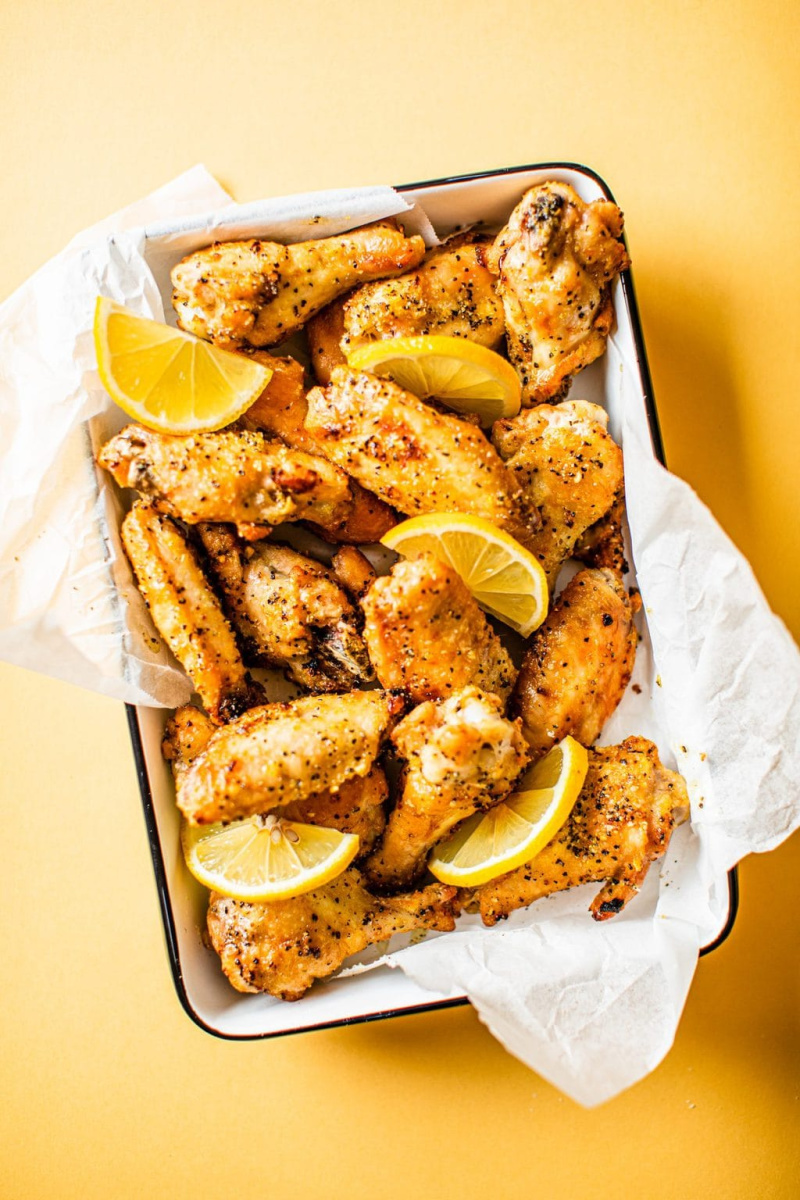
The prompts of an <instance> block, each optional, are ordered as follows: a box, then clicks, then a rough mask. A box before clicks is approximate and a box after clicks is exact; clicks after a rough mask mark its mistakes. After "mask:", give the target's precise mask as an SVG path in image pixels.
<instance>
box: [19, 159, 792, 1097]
mask: <svg viewBox="0 0 800 1200" xmlns="http://www.w3.org/2000/svg"><path fill="white" fill-rule="evenodd" d="M209 211H210V212H211V215H210V216H207V217H203V218H202V219H200V220H198V219H197V218H196V217H192V215H191V214H192V213H197V212H209ZM395 213H399V214H402V216H403V222H404V225H405V226H406V228H407V230H408V231H411V230H412V229H413V230H415V231H419V232H421V233H423V235H424V236H425V238H426V241H427V242H428V244H433V242H435V240H436V235H435V233H434V232H433V229H432V227H431V226H430V223H429V222H428V221H427V218H426V217H425V214H424V213H423V212H422V211H421V210H420V209H419V208H414V209H413V210H409V206H408V204H407V203H406V201H405V200H403V199H402V197H400V196H399V195H398V194H397V193H396V192H394V191H392V189H390V188H370V189H361V190H357V191H348V192H332V193H314V194H312V195H309V196H301V197H289V198H286V199H280V200H274V201H265V202H262V203H259V204H255V205H248V206H237V205H234V204H232V203H231V202H230V201H229V197H228V196H227V195H226V193H225V192H224V191H223V190H222V189H221V188H220V187H219V186H218V185H217V184H216V183H215V182H214V180H213V179H212V178H211V177H210V176H209V175H208V173H207V172H206V171H205V170H204V169H203V168H195V169H194V170H193V171H190V172H187V173H186V174H185V175H183V176H181V177H180V178H179V179H177V180H175V181H174V182H173V183H172V184H169V185H167V187H165V188H162V189H160V190H159V191H158V192H156V193H153V195H152V196H150V197H148V198H147V199H146V200H144V201H142V202H140V204H138V205H133V206H131V208H129V209H125V210H124V211H123V212H122V213H119V214H116V215H115V216H114V217H112V218H109V219H108V220H107V221H105V222H102V223H101V225H99V226H95V227H94V228H93V229H92V230H88V231H86V232H85V233H83V234H81V235H79V237H77V238H76V239H74V240H73V242H72V243H70V245H69V246H68V247H67V248H66V250H65V251H64V252H63V253H62V254H61V255H59V256H58V257H57V258H56V259H54V260H52V261H51V262H50V263H48V264H47V265H46V266H45V267H43V268H42V269H41V270H40V271H39V272H37V273H36V275H34V276H33V277H32V278H31V279H30V280H28V282H27V283H26V284H24V285H23V286H22V287H21V288H20V289H19V290H18V291H17V292H16V293H15V294H14V295H13V296H11V297H10V299H9V300H7V301H6V302H5V304H4V305H3V306H2V307H1V308H0V464H1V465H2V479H3V485H2V490H0V657H2V658H4V659H6V660H7V661H9V662H14V663H17V664H19V665H21V666H27V667H30V668H33V669H35V670H39V671H43V672H46V673H48V674H51V675H56V676H59V677H61V678H63V679H67V680H69V681H71V682H73V683H78V684H81V685H82V686H84V687H89V688H92V689H94V690H96V691H100V692H103V693H104V694H106V695H110V696H114V697H117V698H118V699H121V700H126V701H128V702H131V703H137V704H155V705H161V706H166V707H174V706H176V705H178V704H181V703H184V702H185V701H186V700H187V699H188V697H189V694H190V691H191V687H190V685H189V684H188V682H187V680H186V678H185V676H184V675H183V673H182V672H181V671H180V669H179V668H178V667H177V664H175V663H174V661H173V660H172V658H171V656H170V655H169V654H168V652H167V651H166V650H165V649H164V648H163V646H162V645H161V643H160V641H159V639H158V638H157V637H156V636H155V634H154V630H153V628H152V625H151V623H150V619H149V616H148V615H147V612H146V610H145V608H144V605H143V604H142V602H141V599H140V597H139V594H138V592H137V591H136V589H135V587H134V585H133V583H132V580H131V575H130V570H129V568H128V566H127V563H126V560H125V558H124V555H122V553H121V550H120V547H119V540H118V536H117V533H116V526H117V524H118V516H119V511H118V510H119V499H118V497H117V496H116V494H115V493H114V491H113V489H112V488H111V487H110V486H107V485H106V482H105V480H104V479H100V478H98V475H99V473H98V472H97V471H96V470H95V468H94V465H93V461H92V454H91V451H92V448H93V447H94V448H95V449H96V447H97V445H98V444H99V443H100V442H102V441H103V440H104V439H105V438H106V437H107V436H108V435H109V434H110V433H111V432H113V431H114V430H115V429H116V428H118V427H119V426H120V425H121V424H123V423H124V418H123V417H121V415H120V414H119V413H118V411H117V410H116V409H115V408H114V406H113V405H111V403H110V402H109V400H108V398H107V397H106V395H105V393H104V391H103V389H102V388H101V387H100V386H99V382H98V379H97V375H96V371H95V367H94V351H93V346H92V340H91V322H92V312H93V305H94V299H95V296H96V295H97V294H98V292H99V293H102V294H104V295H107V296H110V297H112V298H113V299H115V300H118V301H120V302H121V303H124V304H127V305H128V306H129V307H131V308H132V309H134V310H135V311H137V312H140V313H141V314H143V315H148V316H154V317H157V318H163V317H164V316H165V315H167V316H168V315H169V314H164V311H163V305H162V302H161V296H160V294H159V286H161V288H162V289H166V278H167V274H168V270H169V266H170V264H171V262H172V261H174V260H175V257H176V256H177V255H178V254H185V253H189V252H190V251H191V250H193V249H196V248H197V247H198V246H200V245H203V244H206V243H207V242H208V241H210V240H212V239H213V238H214V237H220V236H223V235H224V236H225V237H244V236H249V235H251V234H259V235H261V236H265V237H274V238H277V239H280V240H300V239H302V238H304V237H308V236H323V235H329V234H332V233H335V232H340V231H342V230H344V229H347V228H352V227H353V226H355V225H358V224H361V223H363V222H365V221H369V220H375V219H378V218H379V217H385V216H389V215H393V214H395ZM110 235H113V236H110ZM618 311H621V309H620V306H618ZM629 343H630V338H628V339H627V340H626V339H625V338H621V337H620V338H612V340H611V343H610V345H609V350H608V354H607V356H606V359H605V360H604V370H605V378H606V380H607V381H608V380H612V381H613V380H616V381H617V383H616V385H615V386H610V387H609V386H608V384H606V387H605V399H606V403H607V406H608V408H609V412H610V417H611V428H612V432H613V433H614V436H615V437H616V438H618V439H620V440H621V442H622V445H623V450H624V455H625V472H626V487H627V494H628V510H629V524H630V533H631V543H632V552H633V560H634V563H635V566H636V573H637V582H638V586H639V587H640V589H641V591H642V595H643V598H644V602H645V613H644V614H643V615H642V633H643V639H642V643H641V645H640V647H639V651H638V654H637V663H636V671H635V676H634V681H635V682H637V683H638V685H639V687H640V688H641V692H640V693H639V694H636V693H635V692H634V691H633V690H632V689H629V690H628V692H627V693H626V696H625V698H624V700H623V703H622V704H621V706H620V708H619V709H618V711H617V713H616V714H615V715H614V717H613V718H612V720H611V721H610V722H609V723H608V725H607V727H606V729H605V730H604V731H603V738H602V741H603V742H604V743H605V744H612V743H614V742H617V741H619V740H620V739H621V738H623V737H625V736H626V735H627V734H630V733H634V732H635V733H638V734H641V735H643V736H646V737H650V738H652V739H653V740H654V741H656V742H657V743H658V745H659V748H660V751H661V754H662V758H663V759H664V761H665V762H667V763H668V764H674V762H675V761H677V764H678V767H679V769H680V770H681V771H682V772H683V773H684V775H685V776H686V779H687V783H688V786H689V791H690V796H691V801H692V824H691V826H689V825H686V826H684V827H682V828H681V829H679V830H678V831H677V833H676V834H675V836H674V837H673V840H672V844H671V846H670V849H669V852H668V855H667V857H666V859H665V861H664V863H663V866H662V869H661V871H660V873H659V872H658V870H657V869H653V870H651V872H650V874H649V876H648V879H647V881H646V884H645V887H644V888H643V890H642V892H641V894H640V895H639V896H638V897H636V899H635V900H634V901H632V902H631V903H630V904H629V905H628V907H627V908H626V909H625V910H624V911H623V913H622V914H620V915H619V916H618V917H616V918H614V919H613V920H612V921H607V922H604V923H603V924H598V923H596V922H594V921H593V920H592V919H591V917H590V916H589V914H588V911H587V909H588V903H589V900H590V898H591V896H592V895H593V893H594V890H595V889H594V888H593V887H591V886H589V887H586V888H578V889H575V890H574V891H572V892H567V893H563V894H560V895H557V896H552V897H548V898H547V899H545V900H542V901H539V902H538V903H537V904H535V905H533V906H531V908H530V909H527V910H523V911H520V912H517V913H514V914H513V915H512V917H511V918H510V919H509V921H508V922H507V923H505V924H504V925H503V926H502V927H501V928H495V929H492V930H487V929H484V928H483V926H482V925H481V924H480V922H479V921H478V920H477V918H474V917H466V918H462V919H461V920H460V922H459V927H458V930H457V932H455V933H453V934H446V935H439V936H435V935H434V936H431V937H429V938H427V939H426V940H424V941H421V942H419V943H417V944H414V945H410V946H408V947H406V948H404V949H402V950H399V951H396V952H395V953H393V954H390V955H389V956H388V957H386V958H383V959H380V960H379V962H383V963H389V964H390V965H392V966H395V967H400V968H401V969H402V970H403V971H405V972H406V973H407V974H408V975H409V976H411V977H412V978H413V979H415V980H416V981H417V982H418V983H420V984H421V985H422V986H424V987H426V988H429V989H431V990H432V991H435V992H438V993H442V994H445V995H459V994H464V993H466V994H467V995H468V996H469V998H470V1000H471V1001H472V1003H473V1004H474V1005H475V1007H476V1008H477V1010H478V1012H479V1014H480V1015H481V1018H482V1019H483V1020H484V1021H485V1022H486V1024H487V1025H488V1027H489V1028H490V1029H491V1031H492V1032H493V1033H494V1034H495V1036H497V1037H498V1038H499V1039H500V1040H501V1042H502V1043H503V1044H504V1045H505V1046H506V1047H507V1048H508V1049H509V1050H510V1051H511V1052H512V1053H513V1054H515V1055H516V1056H517V1057H518V1058H520V1059H521V1060H522V1061H524V1062H526V1063H528V1064H529V1065H530V1066H531V1067H533V1068H535V1069H536V1070H537V1071H539V1072H540V1073H541V1074H542V1075H543V1076H545V1077H546V1078H547V1079H549V1080H550V1081H551V1082H552V1083H554V1084H555V1085H556V1086H558V1087H560V1088H562V1089H563V1090H564V1091H565V1092H566V1093H568V1094H569V1095H570V1096H572V1097H573V1098H574V1099H576V1100H578V1101H580V1102H581V1103H583V1104H587V1105H589V1104H596V1103H599V1102H600V1101H602V1100H604V1099H607V1098H608V1097H610V1096H612V1095H614V1094H616V1093H617V1092H619V1091H620V1090H622V1089H623V1088H625V1087H627V1086H629V1085H630V1084H631V1083H633V1082H635V1081H636V1080H637V1079H640V1078H641V1077H642V1076H644V1075H645V1074H646V1073H647V1072H648V1071H650V1070H652V1069H653V1067H654V1066H655V1065H656V1064H657V1063H658V1062H659V1061H660V1060H661V1058H662V1057H663V1056H664V1054H665V1053H666V1052H667V1050H668V1048H669V1046H670V1045H671V1043H672V1040H673V1038H674V1035H675V1030H676V1028H677V1024H678V1020H679V1017H680V1013H681V1009H682V1007H683V1003H684V1001H685V998H686V994H687V991H688V987H689V984H690V982H691V978H692V974H693V971H694V967H695V964H696V961H697V953H698V950H699V948H700V947H701V946H702V945H703V944H704V943H705V942H707V941H708V940H709V938H711V937H713V936H714V935H715V933H716V932H717V931H718V930H719V928H720V925H721V922H722V919H723V916H724V912H725V908H726V905H727V892H724V893H723V891H722V890H721V889H720V887H719V880H720V879H721V878H722V879H724V872H725V871H726V870H727V869H728V868H729V867H730V866H732V865H733V864H734V863H735V862H736V861H737V860H738V859H739V858H741V857H742V856H743V855H744V854H747V853H749V852H751V851H761V850H767V849H770V848H772V847H773V846H775V845H777V844H778V843H779V842H780V841H781V840H782V839H783V838H785V837H786V836H788V834H789V833H790V832H791V831H792V829H794V828H796V827H797V825H798V824H800V752H799V751H798V744H799V743H800V659H799V657H798V653H797V649H796V647H795V646H794V643H793V642H792V640H791V638H790V637H789V635H788V633H787V632H786V630H785V628H784V627H783V625H782V624H781V622H780V621H779V620H778V619H777V618H776V617H775V616H774V615H773V614H772V613H771V612H770V610H769V608H768V606H767V604H766V602H765V600H764V598H763V596H762V594H761V592H760V591H759V589H758V586H757V584H756V582H755V580H754V578H753V575H752V572H751V570H750V568H749V566H748V565H747V563H746V562H745V560H744V559H743V558H742V556H741V555H740V554H739V552H738V551H737V550H736V549H735V547H734V546H733V545H732V544H731V542H730V541H729V540H728V538H727V537H726V536H725V535H724V533H723V532H722V531H721V529H720V528H719V526H718V525H717V523H716V522H715V521H714V519H713V518H712V517H711V515H710V514H709V513H708V511H707V510H706V509H705V507H704V506H703V505H702V504H701V502H700V501H699V500H698V498H697V497H696V496H695V495H694V493H693V492H692V490H691V489H690V488H689V487H688V486H687V485H686V484H685V483H682V482H681V481H680V480H678V479H676V478H675V477H673V476H671V475H670V474H668V472H666V471H665V470H664V469H663V468H662V467H661V466H660V465H659V463H658V462H657V461H656V459H655V458H654V456H653V453H652V449H651V445H650V438H649V431H648V426H647V421H646V416H645V413H644V409H643V406H642V400H641V392H640V389H639V388H638V375H637V369H636V364H635V362H634V361H632V359H631V358H630V352H629V351H628V349H627V346H628V344H629ZM579 380H580V381H581V384H580V386H576V389H575V394H576V395H587V391H586V390H585V389H584V387H583V381H585V383H586V387H588V388H589V394H588V395H587V398H590V399H598V398H599V397H598V396H595V395H591V387H592V384H591V375H590V373H588V372H587V374H586V375H585V376H581V377H579ZM367 957H369V956H367ZM375 965H377V964H376V963H374V962H373V963H370V962H363V963H361V964H360V965H356V966H354V967H351V968H350V970H349V972H347V971H346V972H343V974H345V975H346V974H348V973H355V972H363V971H365V970H371V969H374V967H375Z"/></svg>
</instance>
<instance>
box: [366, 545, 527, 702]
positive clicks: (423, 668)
mask: <svg viewBox="0 0 800 1200" xmlns="http://www.w3.org/2000/svg"><path fill="white" fill-rule="evenodd" d="M362 607H363V609H364V616H365V617H366V621H365V624H364V638H365V640H366V643H367V648H368V650H369V656H370V659H371V660H372V665H373V666H374V667H375V670H376V672H377V675H378V679H379V680H380V682H381V683H382V685H383V686H384V687H386V688H402V689H403V691H405V692H407V693H408V695H409V696H410V698H411V700H412V701H413V702H414V703H415V704H419V703H420V702H421V701H423V700H444V699H446V698H447V697H448V696H449V695H451V694H452V693H453V692H454V691H458V690H459V689H461V688H464V687H466V686H467V685H468V684H471V683H472V684H475V685H476V687H479V688H481V689H482V690H483V691H484V692H494V693H495V694H496V695H498V696H499V697H500V698H501V700H507V699H508V695H509V692H510V691H511V688H512V687H513V684H514V679H515V677H516V671H515V669H514V664H513V663H512V661H511V658H510V656H509V654H508V653H507V651H506V649H505V648H504V646H503V643H502V642H501V641H500V639H499V637H498V636H497V634H496V633H495V632H494V630H493V629H492V627H491V625H490V624H489V622H488V621H487V620H486V617H485V616H484V615H483V613H482V611H481V609H480V608H479V607H478V604H477V602H476V601H475V599H474V598H473V596H472V593H471V592H470V590H469V588H468V587H467V585H466V584H465V583H464V582H463V580H462V579H461V578H460V576H459V575H458V574H457V573H456V572H455V571H454V570H453V568H452V567H449V566H447V565H446V564H445V563H443V562H440V561H439V560H438V559H436V558H434V556H433V555H432V554H423V555H421V556H420V557H419V558H414V559H401V560H400V561H399V562H398V563H395V565H394V567H393V568H392V572H391V574H390V575H385V576H383V577H382V578H379V579H376V580H375V582H374V583H373V584H372V586H371V588H370V589H369V591H368V592H367V594H366V596H365V597H364V599H363V601H362Z"/></svg>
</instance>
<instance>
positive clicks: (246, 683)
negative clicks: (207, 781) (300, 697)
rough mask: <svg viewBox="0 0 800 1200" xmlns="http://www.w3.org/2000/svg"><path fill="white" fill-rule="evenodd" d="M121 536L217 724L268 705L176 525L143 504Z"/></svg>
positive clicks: (164, 632) (153, 611)
mask: <svg viewBox="0 0 800 1200" xmlns="http://www.w3.org/2000/svg"><path fill="white" fill-rule="evenodd" d="M121 536H122V544H123V546H124V547H125V553H126V554H127V556H128V558H129V559H130V563H131V566H132V567H133V571H134V575H135V576H136V581H137V583H138V585H139V591H140V592H141V593H142V596H143V597H144V602H145V604H146V605H147V607H148V608H149V610H150V615H151V617H152V618H153V624H154V625H155V627H156V629H157V630H158V632H159V633H160V634H161V636H162V637H163V639H164V641H165V642H166V643H167V645H168V646H169V648H170V650H171V651H172V653H173V654H174V655H175V657H176V658H177V660H178V662H179V663H180V664H181V666H182V667H183V669H184V671H185V672H186V674H187V675H188V676H189V678H190V679H191V681H192V684H193V685H194V689H195V691H196V692H197V694H198V695H199V696H200V699H201V700H202V702H203V704H204V706H205V707H206V709H207V710H208V712H209V713H210V715H211V717H212V718H213V719H214V721H216V722H221V721H228V720H230V719H231V718H233V717H237V716H239V715H240V714H241V713H242V712H244V711H245V710H246V709H248V708H251V707H252V706H253V705H254V704H260V703H262V702H263V699H264V693H263V691H262V689H261V688H260V687H259V685H258V684H257V683H254V682H253V680H252V679H251V678H250V676H249V675H248V673H247V671H246V670H245V667H244V663H243V662H242V657H241V655H240V653H239V648H238V646H237V645H236V639H235V638H234V636H233V631H232V629H231V627H230V625H229V624H228V620H227V618H226V616H225V614H224V613H223V611H222V608H221V607H220V603H219V600H218V599H217V597H216V596H215V595H214V592H213V591H212V590H211V587H210V585H209V583H208V580H207V579H206V577H205V575H204V574H203V570H202V568H201V566H200V563H199V562H198V560H197V556H196V555H195V553H194V551H193V550H192V548H191V546H190V545H189V543H188V542H187V541H186V538H185V537H184V536H183V534H182V533H181V531H180V529H179V528H178V526H177V525H176V523H175V522H174V521H172V520H170V518H169V517H166V516H164V515H163V513H159V512H157V511H156V510H155V508H154V507H153V505H152V504H147V503H146V502H145V501H142V500H138V501H137V502H136V503H135V504H134V506H133V508H132V509H131V511H130V512H129V513H128V514H127V516H126V517H125V519H124V521H123V522H122V529H121Z"/></svg>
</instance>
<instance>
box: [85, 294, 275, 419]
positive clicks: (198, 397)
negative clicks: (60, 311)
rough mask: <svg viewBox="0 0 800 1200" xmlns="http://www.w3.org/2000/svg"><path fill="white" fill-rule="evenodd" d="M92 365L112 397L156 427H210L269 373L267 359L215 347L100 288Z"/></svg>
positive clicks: (235, 413) (235, 412)
mask: <svg viewBox="0 0 800 1200" xmlns="http://www.w3.org/2000/svg"><path fill="white" fill-rule="evenodd" d="M94 344H95V350H96V351H97V370H98V372H99V375H100V379H101V381H102V384H103V387H104V388H105V389H106V391H107V392H108V394H109V396H110V397H111V399H112V400H113V401H114V402H115V403H116V404H118V405H119V406H120V408H121V409H123V410H124V411H125V412H126V413H127V414H128V416H129V417H133V418H134V420H136V421H138V422H140V424H142V425H146V426H147V428H148V429H155V430H156V431H157V432H159V433H175V434H182V433H209V432H211V431H212V430H214V429H222V428H223V426H225V425H229V424H230V423H231V421H235V420H236V418H237V417H240V416H241V415H242V413H243V412H245V411H246V409H248V408H249V407H250V405H251V404H252V403H253V401H254V400H255V399H256V398H257V397H258V396H260V395H261V393H262V392H263V390H264V388H265V387H266V386H267V384H268V383H269V381H270V379H271V377H272V371H271V370H270V368H269V367H265V366H262V364H261V363H257V362H253V361H252V360H251V359H249V358H247V357H245V355H243V354H232V353H231V352H230V351H229V350H220V349H219V348H218V347H217V346H212V345H211V344H210V343H209V342H203V341H201V340H200V339H199V338H196V337H194V336H193V335H192V334H190V333H184V332H183V330H182V329H173V328H172V327H171V326H169V325H163V324H161V322H159V321H150V320H148V319H147V318H146V317H137V316H136V314H135V313H132V312H130V311H129V310H128V309H127V308H123V306H122V305H121V304H115V303H114V302H113V300H108V299H107V298H106V297H105V296H98V298H97V304H96V305H95V313H94Z"/></svg>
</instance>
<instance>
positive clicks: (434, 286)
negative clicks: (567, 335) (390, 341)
mask: <svg viewBox="0 0 800 1200" xmlns="http://www.w3.org/2000/svg"><path fill="white" fill-rule="evenodd" d="M491 242H492V239H491V238H489V237H487V236H485V235H483V234H479V233H475V232H466V233H458V234H455V235H454V236H453V237H451V238H448V239H447V241H445V242H443V243H442V245H441V246H436V247H435V248H434V249H433V250H429V251H428V253H427V254H426V256H425V259H424V261H423V263H422V265H421V266H419V267H416V268H415V269H414V270H413V271H407V272H406V273H405V274H404V275H399V276H397V277H396V278H394V279H387V280H382V281H380V282H378V283H366V284H364V285H363V286H362V287H359V288H356V289H355V291H353V292H351V293H350V295H349V296H347V297H344V298H342V299H341V300H337V301H334V303H333V304H332V305H330V306H329V307H328V308H327V309H325V310H324V311H323V312H322V313H320V315H319V316H318V317H315V318H314V320H313V321H312V322H310V324H309V327H308V340H309V346H310V347H311V357H312V361H313V363H314V372H315V374H316V376H317V379H318V380H319V381H320V383H325V384H327V383H330V378H331V370H332V369H333V367H335V366H337V365H340V364H342V363H344V362H345V353H346V351H347V350H348V349H355V348H356V347H358V346H361V345H364V344H365V343H367V342H373V341H382V340H384V339H385V338H393V337H413V336H417V335H420V334H443V335H445V336H447V337H463V338H469V339H470V341H473V342H478V343H479V345H482V346H489V347H490V348H491V349H495V348H496V347H497V346H498V345H499V343H500V341H501V340H502V337H503V333H504V329H505V326H504V320H503V306H502V303H501V301H500V298H499V297H498V295H497V293H496V291H495V286H494V283H495V281H494V276H493V275H492V273H491V271H489V270H488V268H487V267H486V264H485V261H484V256H485V253H486V251H487V249H488V247H489V245H490V244H491Z"/></svg>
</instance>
